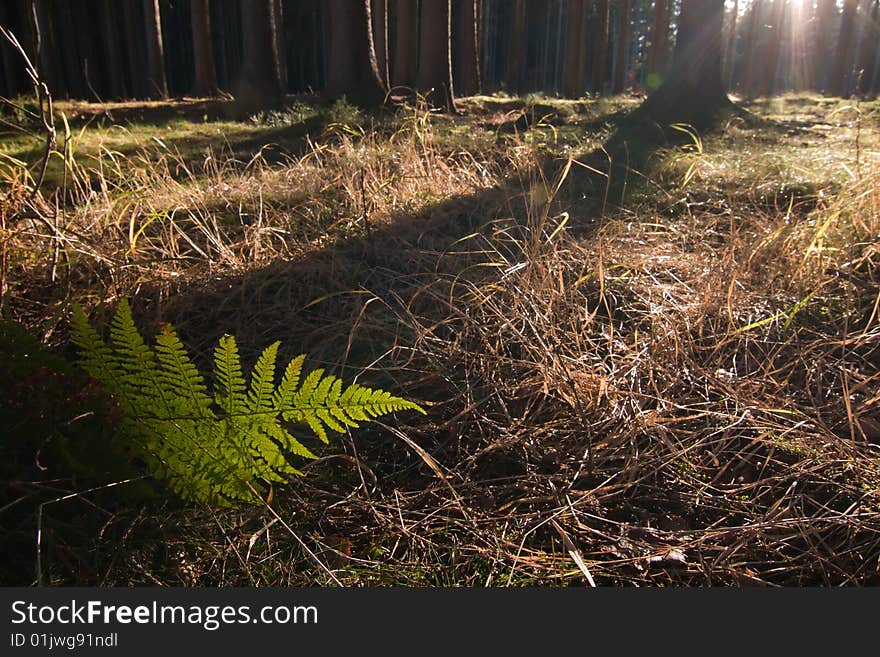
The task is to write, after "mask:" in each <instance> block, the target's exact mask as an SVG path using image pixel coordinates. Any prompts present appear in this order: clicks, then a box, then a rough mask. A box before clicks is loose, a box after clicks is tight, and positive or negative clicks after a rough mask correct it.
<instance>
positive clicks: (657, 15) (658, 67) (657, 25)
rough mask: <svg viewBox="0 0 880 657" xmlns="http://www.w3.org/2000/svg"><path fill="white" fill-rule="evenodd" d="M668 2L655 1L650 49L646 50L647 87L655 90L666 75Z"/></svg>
mask: <svg viewBox="0 0 880 657" xmlns="http://www.w3.org/2000/svg"><path fill="white" fill-rule="evenodd" d="M668 44H669V0H656V2H655V3H654V20H653V22H652V23H651V48H650V49H649V50H648V76H649V80H648V86H649V87H653V88H656V85H657V82H658V81H659V80H662V78H663V77H665V75H666V60H667V57H668V49H669V45H668Z"/></svg>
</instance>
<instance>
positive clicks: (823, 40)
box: [816, 0, 839, 93]
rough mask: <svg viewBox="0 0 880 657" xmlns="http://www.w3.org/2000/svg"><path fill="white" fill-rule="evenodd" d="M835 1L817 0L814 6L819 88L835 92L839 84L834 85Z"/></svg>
mask: <svg viewBox="0 0 880 657" xmlns="http://www.w3.org/2000/svg"><path fill="white" fill-rule="evenodd" d="M837 17H838V14H837V3H836V2H835V0H819V2H818V5H817V7H816V32H817V37H818V38H817V40H816V74H817V78H818V80H819V85H818V86H819V90H821V91H823V92H825V93H835V91H836V89H837V87H838V86H839V85H835V79H834V68H835V60H834V57H833V56H832V52H833V50H834V40H833V35H834V31H835V28H836V23H837Z"/></svg>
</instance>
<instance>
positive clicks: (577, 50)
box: [562, 0, 589, 98]
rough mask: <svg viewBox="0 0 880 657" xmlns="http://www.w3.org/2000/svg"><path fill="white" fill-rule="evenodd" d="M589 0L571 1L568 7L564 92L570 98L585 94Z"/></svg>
mask: <svg viewBox="0 0 880 657" xmlns="http://www.w3.org/2000/svg"><path fill="white" fill-rule="evenodd" d="M588 8H589V4H588V0H571V1H570V2H569V5H568V25H567V27H566V31H565V66H564V71H565V72H564V80H563V84H562V91H563V93H564V94H565V95H566V96H567V97H568V98H578V97H579V96H580V95H581V94H583V93H584V88H585V86H586V78H585V76H584V61H585V60H586V51H587V21H588V18H589V11H588Z"/></svg>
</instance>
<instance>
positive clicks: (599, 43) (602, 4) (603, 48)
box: [593, 0, 608, 95]
mask: <svg viewBox="0 0 880 657" xmlns="http://www.w3.org/2000/svg"><path fill="white" fill-rule="evenodd" d="M595 46H596V47H595V49H594V50H593V90H594V91H596V92H597V93H599V94H603V95H604V93H605V82H606V80H607V79H608V77H607V74H606V73H607V72H606V67H607V64H608V0H596V41H595Z"/></svg>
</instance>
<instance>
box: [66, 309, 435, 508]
mask: <svg viewBox="0 0 880 657" xmlns="http://www.w3.org/2000/svg"><path fill="white" fill-rule="evenodd" d="M71 341H72V342H73V343H74V345H75V346H76V347H77V348H78V350H79V352H80V354H81V358H80V364H81V366H82V367H83V369H85V371H86V372H87V373H88V374H90V375H91V376H92V377H93V378H94V379H96V380H97V381H98V382H99V383H100V384H101V385H103V386H104V387H105V388H106V389H107V390H108V392H110V393H111V394H112V395H113V396H114V397H115V398H116V399H117V400H118V402H119V406H120V408H121V410H122V412H123V415H124V420H123V425H122V428H123V431H124V432H125V434H126V436H127V437H128V439H129V440H130V443H131V445H132V447H134V448H135V449H136V450H137V451H138V453H139V454H140V455H141V456H142V458H143V460H144V462H145V463H146V464H147V468H148V470H149V472H150V474H151V475H153V476H154V477H156V478H157V479H161V480H163V481H165V482H166V483H167V484H168V486H169V488H170V489H171V490H172V491H173V492H175V493H176V494H177V495H179V496H181V497H183V498H185V499H187V500H191V501H195V502H199V503H202V504H216V505H230V504H233V503H235V502H255V501H258V497H257V495H261V494H262V492H264V491H265V490H267V487H268V485H269V484H271V483H273V482H275V483H281V482H284V481H287V477H289V476H291V475H301V474H302V473H301V472H300V471H299V470H298V469H297V468H295V467H294V466H293V465H291V463H290V462H289V461H288V456H297V457H300V458H306V459H315V458H316V456H315V454H314V453H313V452H312V451H311V450H309V449H308V448H307V447H306V446H305V445H303V444H302V443H301V442H300V440H298V439H297V438H295V437H294V436H293V435H292V434H291V433H290V432H289V431H288V429H287V428H286V427H285V426H283V425H282V421H285V422H293V423H299V424H305V425H307V426H308V427H309V428H310V429H311V430H312V432H313V433H314V434H315V435H316V436H317V437H318V438H319V439H320V440H322V441H323V442H325V443H326V442H328V441H329V437H328V434H327V431H328V430H330V431H334V432H337V433H341V432H344V431H345V430H346V429H347V428H357V427H358V426H359V423H361V422H367V421H369V420H372V419H374V418H377V417H379V416H381V415H385V414H387V413H392V412H395V411H400V410H417V411H419V412H421V413H424V410H423V409H422V408H421V407H420V406H419V405H418V404H416V403H414V402H411V401H408V400H405V399H402V398H400V397H394V396H392V395H391V394H390V393H388V392H385V391H382V390H372V389H369V388H366V387H364V386H360V385H358V384H353V385H350V386H348V387H347V388H344V389H343V384H342V381H341V380H340V379H339V378H338V377H335V376H332V375H325V374H324V370H323V369H316V370H313V371H312V372H310V373H309V374H308V375H307V376H306V377H305V378H304V379H303V378H302V369H303V363H304V362H305V355H300V356H297V357H296V358H294V359H292V360H291V361H290V362H289V363H288V364H287V367H286V368H285V371H284V374H283V376H282V378H281V382H280V383H279V384H278V386H277V387H276V386H275V366H276V361H277V357H278V350H279V347H280V343H278V342H275V343H273V344H271V345H269V346H268V347H266V349H264V350H263V352H262V354H260V356H259V358H258V359H257V362H256V364H255V365H254V367H253V370H252V371H251V372H250V374H249V376H248V377H247V379H246V378H245V372H244V371H243V368H242V365H241V357H240V355H239V351H238V345H237V344H236V342H235V338H234V337H232V336H230V335H225V336H223V337H222V338H221V339H220V341H219V343H218V344H217V347H216V348H215V350H214V367H213V374H214V377H213V378H214V382H213V387H212V388H209V386H208V385H207V383H206V382H205V379H204V377H203V376H202V375H201V373H200V372H199V370H198V368H197V367H196V366H195V364H194V363H193V361H192V359H191V358H190V356H189V354H188V353H187V352H186V349H185V348H184V346H183V344H182V343H181V341H180V339H179V338H178V336H177V334H176V333H175V331H174V328H173V327H171V326H170V325H165V326H163V328H162V330H161V332H160V333H159V334H158V335H157V336H156V343H155V347H151V346H150V345H148V344H147V343H146V342H145V341H144V339H143V338H142V337H141V335H140V333H138V331H137V328H136V326H135V324H134V320H133V319H132V315H131V308H130V307H129V305H128V303H127V302H125V301H123V302H122V303H120V305H119V308H118V309H117V311H116V314H115V315H114V317H113V320H112V322H111V326H110V344H109V345H108V344H106V343H105V342H104V340H102V339H101V336H100V334H99V333H98V332H97V331H96V330H95V329H94V328H92V326H91V325H90V324H89V322H88V319H87V318H86V316H85V313H84V312H83V311H82V309H81V308H78V307H77V308H74V311H73V315H72V318H71ZM254 491H256V492H257V495H255V494H254Z"/></svg>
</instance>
